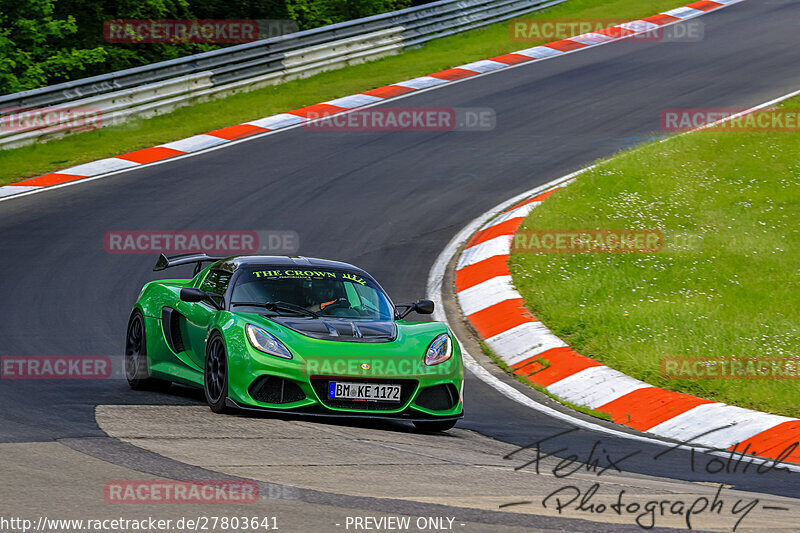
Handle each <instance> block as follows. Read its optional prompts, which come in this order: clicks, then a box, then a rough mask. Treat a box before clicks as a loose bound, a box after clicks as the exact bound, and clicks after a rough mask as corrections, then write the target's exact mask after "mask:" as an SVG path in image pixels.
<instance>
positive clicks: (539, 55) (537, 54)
mask: <svg viewBox="0 0 800 533" xmlns="http://www.w3.org/2000/svg"><path fill="white" fill-rule="evenodd" d="M513 53H514V54H520V55H523V56H528V57H532V58H534V59H544V58H545V57H552V56H558V55H561V54H563V53H565V52H562V51H561V50H556V49H555V48H550V47H549V46H534V47H533V48H526V49H525V50H517V51H516V52H513Z"/></svg>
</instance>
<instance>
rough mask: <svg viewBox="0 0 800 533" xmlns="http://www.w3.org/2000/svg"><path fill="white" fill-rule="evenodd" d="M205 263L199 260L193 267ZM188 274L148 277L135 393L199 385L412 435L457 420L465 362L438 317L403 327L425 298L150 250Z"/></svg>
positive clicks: (269, 405) (357, 279)
mask: <svg viewBox="0 0 800 533" xmlns="http://www.w3.org/2000/svg"><path fill="white" fill-rule="evenodd" d="M204 263H210V264H209V265H208V266H207V267H205V268H203V267H202V265H203V264H204ZM186 264H194V265H195V275H194V277H193V278H192V279H166V280H158V281H153V282H150V283H147V284H146V285H145V286H144V287H143V288H142V291H141V293H140V294H139V298H138V300H137V301H136V304H135V306H134V308H133V312H132V313H131V317H130V320H129V322H128V330H127V336H126V343H125V354H126V355H125V374H126V377H127V378H128V383H129V384H130V386H131V387H132V388H134V389H144V388H149V389H152V388H162V387H167V386H169V383H170V382H176V383H182V384H185V385H189V386H194V387H198V388H202V389H203V390H204V391H205V397H206V401H207V402H208V404H209V406H210V407H211V409H212V410H213V411H214V412H217V413H221V412H224V411H226V410H230V409H240V410H241V409H245V410H261V411H280V412H296V413H302V414H317V415H325V416H336V415H344V416H350V417H368V418H391V419H399V420H408V421H411V422H413V423H414V425H415V426H416V427H417V428H418V429H420V430H422V431H443V430H447V429H450V428H452V427H453V426H454V425H455V423H456V421H457V420H458V418H460V417H461V416H462V415H463V404H462V396H463V385H464V365H463V362H462V359H461V351H460V349H459V346H458V342H455V341H454V337H453V335H452V333H451V332H450V330H449V329H448V328H447V326H445V325H444V324H442V323H440V322H406V321H405V320H404V318H405V317H406V315H408V314H409V313H411V312H417V313H420V314H430V313H432V312H433V302H431V301H430V300H418V301H417V302H414V303H409V304H397V305H395V304H393V303H392V301H391V299H390V298H389V296H388V295H387V294H386V292H385V291H384V290H383V288H381V286H380V285H378V283H377V282H376V281H375V280H374V279H373V278H372V277H371V276H370V275H369V274H367V273H366V272H365V271H363V270H361V269H359V268H356V267H354V266H352V265H349V264H346V263H340V262H336V261H327V260H322V259H310V258H305V257H281V256H236V257H227V258H216V257H210V256H207V255H205V254H189V255H182V256H173V257H169V258H168V257H165V256H164V255H162V256H161V257H159V259H158V262H157V263H156V266H155V268H154V269H153V270H156V271H158V270H163V269H165V268H169V267H173V266H177V265H186Z"/></svg>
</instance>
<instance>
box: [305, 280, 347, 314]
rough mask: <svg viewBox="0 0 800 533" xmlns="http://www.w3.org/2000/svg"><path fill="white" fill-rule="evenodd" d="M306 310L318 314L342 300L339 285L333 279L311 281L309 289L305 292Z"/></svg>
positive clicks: (342, 296)
mask: <svg viewBox="0 0 800 533" xmlns="http://www.w3.org/2000/svg"><path fill="white" fill-rule="evenodd" d="M306 295H307V296H306V302H307V305H306V309H308V310H309V311H313V312H315V313H318V312H319V311H324V310H325V308H326V307H328V306H331V305H334V304H336V303H337V302H339V300H342V299H343V298H344V295H343V294H342V291H341V283H340V282H339V281H337V280H333V279H314V280H311V288H310V290H309V291H307V292H306Z"/></svg>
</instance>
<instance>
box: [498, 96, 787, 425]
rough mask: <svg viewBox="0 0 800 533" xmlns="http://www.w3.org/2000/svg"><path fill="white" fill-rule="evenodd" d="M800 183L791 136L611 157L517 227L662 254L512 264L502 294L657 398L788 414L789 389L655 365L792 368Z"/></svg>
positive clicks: (713, 134) (687, 138) (546, 257)
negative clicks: (686, 360)
mask: <svg viewBox="0 0 800 533" xmlns="http://www.w3.org/2000/svg"><path fill="white" fill-rule="evenodd" d="M784 105H785V107H791V108H797V107H800V99H794V100H792V101H788V102H786V103H785V104H784ZM799 179H800V134H797V133H767V132H750V133H743V132H731V131H728V132H724V131H705V132H698V133H693V134H689V135H684V136H680V137H676V138H672V139H669V140H667V141H666V142H663V143H659V142H653V143H649V144H646V145H643V146H641V147H638V148H635V149H633V150H630V151H626V152H623V153H621V154H618V155H617V156H615V157H613V158H611V159H610V160H608V161H605V162H603V163H601V165H600V166H599V168H597V169H595V170H593V171H591V172H588V173H586V174H583V175H581V176H580V177H579V178H578V180H577V181H576V182H575V183H573V184H572V185H570V186H569V187H567V188H566V189H563V190H561V191H559V192H557V193H556V194H554V195H553V196H552V197H551V198H550V199H548V200H547V201H546V202H544V203H543V204H542V205H541V206H540V207H538V208H537V209H535V210H534V211H533V212H532V213H531V215H530V216H529V217H528V218H527V219H526V220H525V222H524V223H523V226H522V228H523V229H559V228H571V229H584V228H609V229H620V228H631V229H636V228H638V229H658V230H661V231H662V232H663V233H664V236H665V241H666V243H667V244H666V246H665V248H664V250H662V251H661V252H659V253H655V254H641V253H634V254H602V253H596V254H532V253H515V254H512V256H511V259H510V269H511V273H512V275H513V279H514V284H515V285H516V287H517V288H518V289H519V291H520V292H521V293H522V295H523V298H524V299H525V302H526V304H527V305H528V307H529V309H531V311H532V312H533V313H534V314H535V315H536V316H538V317H539V318H540V319H541V320H542V321H543V322H544V324H545V325H547V327H549V328H550V329H551V330H552V331H553V332H554V333H555V334H556V335H558V336H559V337H561V338H562V339H563V340H565V341H566V342H567V343H568V344H569V345H570V346H571V347H573V348H574V349H575V350H577V351H578V352H579V353H581V354H583V355H586V356H589V357H592V358H594V359H597V360H598V361H601V362H603V363H604V364H606V365H608V366H610V367H613V368H616V369H618V370H620V371H622V372H625V373H626V374H629V375H631V376H634V377H636V378H638V379H641V380H643V381H647V382H648V383H651V384H654V385H658V386H661V387H664V388H667V389H671V390H678V391H682V392H687V393H691V394H694V395H698V396H701V397H705V398H709V399H713V400H717V401H722V402H726V403H731V404H734V405H739V406H742V407H748V408H753V409H758V410H763V411H768V412H773V413H777V414H783V415H788V416H794V417H798V416H800V382H798V381H796V380H795V381H792V380H771V379H770V380H743V379H739V380H699V381H695V380H691V381H690V380H667V379H665V378H663V377H662V376H661V375H660V361H661V359H662V358H664V357H672V356H696V357H707V358H721V357H740V358H743V357H782V358H790V359H792V360H793V361H795V362H796V363H800V229H799V228H798V221H800V188H798V180H799Z"/></svg>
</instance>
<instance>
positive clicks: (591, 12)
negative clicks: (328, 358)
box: [0, 0, 682, 185]
mask: <svg viewBox="0 0 800 533" xmlns="http://www.w3.org/2000/svg"><path fill="white" fill-rule="evenodd" d="M679 5H682V3H681V1H680V0H651V1H649V2H642V1H641V0H568V1H567V2H565V3H563V4H560V5H558V6H554V7H553V8H550V9H547V10H545V11H540V12H536V13H535V14H532V15H529V16H526V17H525V18H530V17H532V16H535V17H542V18H581V19H595V18H599V19H602V18H623V19H631V20H633V19H636V18H641V17H644V16H648V15H652V14H655V13H659V12H662V11H665V10H668V9H671V8H674V7H677V6H679ZM536 44H541V43H537V42H534V41H531V42H519V41H512V40H511V39H510V36H509V31H508V23H507V22H505V23H499V24H494V25H492V26H488V27H486V28H484V29H481V30H473V31H470V32H466V33H463V34H460V35H455V36H452V37H447V38H443V39H439V40H436V41H433V42H431V43H428V44H427V45H425V46H424V47H422V48H419V49H416V50H410V51H407V52H404V53H402V54H399V55H396V56H391V57H387V58H383V59H379V60H376V61H372V62H369V63H365V64H362V65H355V66H352V67H348V68H345V69H341V70H337V71H331V72H325V73H321V74H317V75H315V76H313V77H310V78H307V79H304V80H295V81H291V82H288V83H284V84H281V85H276V86H271V87H267V88H264V89H260V90H256V91H252V92H249V93H241V94H237V95H233V96H229V97H227V98H223V99H218V100H214V101H211V102H204V103H197V104H195V105H192V106H187V107H183V108H180V109H178V110H176V111H173V112H172V113H169V114H166V115H162V116H159V117H154V118H151V119H148V120H138V121H132V122H128V123H126V124H124V125H121V126H118V127H108V128H103V129H101V130H97V131H92V132H85V133H79V134H75V135H71V136H68V137H65V138H62V139H58V140H53V141H50V142H48V143H42V144H35V145H30V146H23V147H20V148H16V149H12V150H2V151H0V185H5V184H8V183H13V182H15V181H19V180H22V179H24V178H29V177H32V176H38V175H41V174H46V173H48V172H53V171H55V170H59V169H63V168H66V167H69V166H73V165H77V164H80V163H85V162H88V161H93V160H96V159H100V158H104V157H111V156H115V155H119V154H122V153H125V152H130V151H133V150H139V149H142V148H148V147H150V146H154V145H157V144H162V143H165V142H169V141H174V140H177V139H182V138H184V137H189V136H191V135H196V134H198V133H204V132H208V131H211V130H215V129H218V128H222V127H225V126H230V125H234V124H239V123H242V122H247V121H249V120H254V119H258V118H262V117H266V116H269V115H273V114H276V113H282V112H285V111H289V110H292V109H297V108H299V107H303V106H306V105H310V104H315V103H319V102H322V101H325V100H330V99H332V98H337V97H341V96H346V95H349V94H354V93H358V92H361V91H365V90H369V89H373V88H375V87H380V86H382V85H388V84H391V83H394V82H398V81H402V80H406V79H410V78H414V77H417V76H422V75H425V74H430V73H432V72H437V71H439V70H443V69H446V68H449V67H453V66H457V65H460V64H464V63H467V62H470V61H475V60H478V59H485V58H487V57H492V56H496V55H500V54H505V53H509V52H513V51H515V50H521V49H524V48H529V47H531V46H535V45H536Z"/></svg>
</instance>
